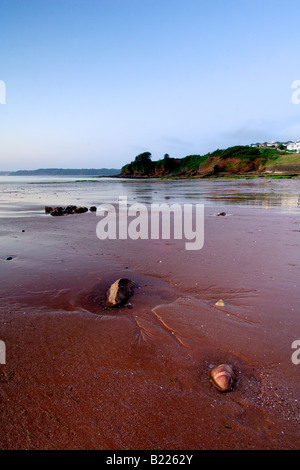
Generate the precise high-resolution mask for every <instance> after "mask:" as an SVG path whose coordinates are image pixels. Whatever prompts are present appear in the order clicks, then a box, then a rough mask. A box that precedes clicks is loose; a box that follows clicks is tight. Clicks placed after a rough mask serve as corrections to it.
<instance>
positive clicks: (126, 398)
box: [0, 183, 300, 450]
mask: <svg viewBox="0 0 300 470" xmlns="http://www.w3.org/2000/svg"><path fill="white" fill-rule="evenodd" d="M194 184H196V183H194ZM96 202H97V201H95V203H96ZM42 203H43V201H41V204H42ZM224 208H225V209H226V216H225V217H217V216H216V212H218V211H219V210H224ZM98 221H99V220H98V218H97V217H96V215H95V214H93V213H90V212H88V213H85V214H76V215H72V216H66V217H51V216H50V215H47V216H42V217H35V216H28V217H23V218H22V217H15V218H14V217H3V218H2V219H1V236H0V265H1V271H0V280H1V282H0V296H1V312H0V339H1V340H3V341H5V344H6V351H7V360H6V364H5V365H1V366H0V413H1V427H0V448H1V449H50V450H55V449H100V450H101V449H103V450H104V449H106V450H108V449H109V450H111V449H116V450H117V449H119V450H129V449H136V450H139V449H156V450H158V449H160V450H163V449H169V450H172V449H174V450H176V449H297V448H298V447H299V415H300V413H299V412H300V402H299V370H300V369H298V368H300V365H299V366H296V365H295V364H293V363H292V361H291V356H292V352H293V350H292V349H291V345H292V342H293V341H295V340H297V339H299V317H298V315H299V311H298V308H299V300H300V298H299V297H300V294H299V267H300V259H299V237H300V225H299V224H300V222H299V216H298V213H297V212H296V211H294V212H289V211H276V210H267V208H266V207H262V206H260V207H254V206H251V207H246V206H245V207H242V206H241V205H233V204H232V205H230V203H228V204H227V205H226V206H224V205H222V204H220V203H219V204H217V203H216V202H214V203H213V204H211V205H208V206H206V207H205V242H204V247H203V248H202V249H201V250H199V251H187V250H185V248H184V243H183V241H182V240H172V239H171V240H136V241H135V240H130V239H128V240H105V241H100V240H99V239H98V238H97V237H96V226H97V223H98ZM9 256H10V257H12V259H11V260H7V259H6V258H7V257H9ZM121 277H122V278H129V279H132V280H133V281H134V282H135V283H136V284H137V288H136V289H135V292H134V295H133V296H132V298H131V299H130V305H129V306H123V307H121V308H119V309H107V308H105V307H104V297H105V292H106V290H107V289H108V287H109V286H110V285H111V283H112V282H114V281H115V280H116V279H118V278H121ZM220 299H222V300H223V302H224V304H225V305H224V307H219V306H216V305H215V303H216V302H217V301H218V300H220ZM220 363H228V364H230V365H231V366H232V367H233V369H234V371H235V374H236V378H237V380H236V383H235V386H234V388H233V390H232V391H231V392H229V393H225V394H222V393H220V392H218V391H217V390H216V389H215V388H214V387H213V386H212V384H211V382H210V380H209V373H210V370H211V369H212V367H213V366H215V365H218V364H220Z"/></svg>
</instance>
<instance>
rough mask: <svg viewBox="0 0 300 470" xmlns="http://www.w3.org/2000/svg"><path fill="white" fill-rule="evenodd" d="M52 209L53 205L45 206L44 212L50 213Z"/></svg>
mask: <svg viewBox="0 0 300 470" xmlns="http://www.w3.org/2000/svg"><path fill="white" fill-rule="evenodd" d="M52 211H53V207H50V206H45V212H46V214H50V212H52Z"/></svg>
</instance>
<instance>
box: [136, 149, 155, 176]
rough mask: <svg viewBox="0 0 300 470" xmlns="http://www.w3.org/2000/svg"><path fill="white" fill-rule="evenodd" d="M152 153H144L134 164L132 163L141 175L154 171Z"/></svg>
mask: <svg viewBox="0 0 300 470" xmlns="http://www.w3.org/2000/svg"><path fill="white" fill-rule="evenodd" d="M151 156H152V155H151V153H150V152H143V153H140V154H139V155H137V156H136V157H135V159H134V162H132V163H131V165H132V169H133V170H134V171H135V172H138V173H141V174H147V173H149V172H151V170H152V169H153V162H152V161H151Z"/></svg>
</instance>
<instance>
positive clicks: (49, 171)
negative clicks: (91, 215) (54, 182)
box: [0, 168, 120, 176]
mask: <svg viewBox="0 0 300 470" xmlns="http://www.w3.org/2000/svg"><path fill="white" fill-rule="evenodd" d="M119 173H120V169H116V168H100V169H97V168H79V169H78V168H39V169H38V170H17V171H0V176H115V175H118V174H119Z"/></svg>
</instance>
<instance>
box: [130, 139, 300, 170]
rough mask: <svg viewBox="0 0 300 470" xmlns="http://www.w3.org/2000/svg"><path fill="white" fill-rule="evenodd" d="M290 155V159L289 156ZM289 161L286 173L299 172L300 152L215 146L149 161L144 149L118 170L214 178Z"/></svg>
mask: <svg viewBox="0 0 300 470" xmlns="http://www.w3.org/2000/svg"><path fill="white" fill-rule="evenodd" d="M291 157H293V158H292V161H290V159H291ZM287 164H288V168H289V170H287V171H288V172H294V173H300V155H295V154H293V155H291V154H288V153H286V152H284V151H279V150H277V149H276V148H257V147H252V146H248V145H237V146H234V147H229V148H227V149H223V150H221V149H217V150H215V151H214V152H212V153H207V154H206V155H188V156H186V157H184V158H171V157H170V156H169V155H168V154H165V155H164V158H162V159H161V160H158V161H152V160H151V153H150V152H144V153H141V154H139V155H137V156H136V157H135V160H134V161H133V162H131V163H128V164H127V165H125V166H123V168H122V169H121V175H122V176H126V177H159V176H161V177H186V176H194V177H208V176H211V177H216V176H226V175H241V174H248V173H254V174H264V173H265V172H272V171H275V172H278V171H280V168H281V166H283V167H284V166H286V165H287Z"/></svg>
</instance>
